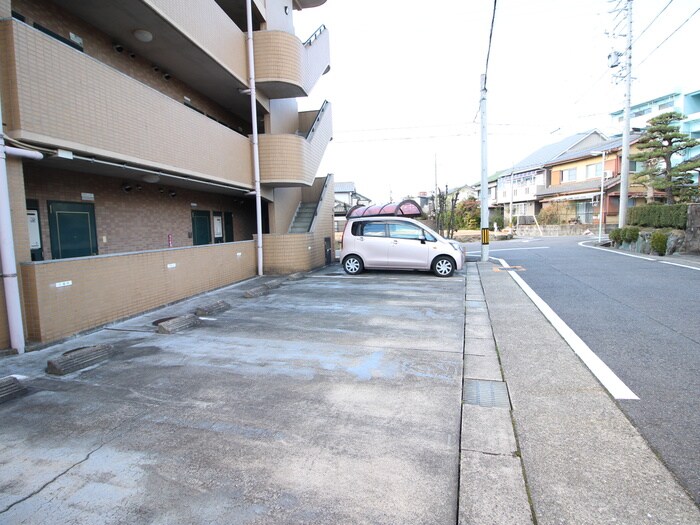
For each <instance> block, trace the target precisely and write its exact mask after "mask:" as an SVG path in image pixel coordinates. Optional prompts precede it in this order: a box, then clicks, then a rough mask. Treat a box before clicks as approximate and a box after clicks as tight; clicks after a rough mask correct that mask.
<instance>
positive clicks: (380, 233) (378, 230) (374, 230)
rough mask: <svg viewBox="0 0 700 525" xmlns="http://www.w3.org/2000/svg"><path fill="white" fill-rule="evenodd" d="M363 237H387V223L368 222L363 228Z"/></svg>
mask: <svg viewBox="0 0 700 525" xmlns="http://www.w3.org/2000/svg"><path fill="white" fill-rule="evenodd" d="M361 235H364V236H365V237H386V227H385V223H383V222H366V223H364V225H363V227H362V232H361Z"/></svg>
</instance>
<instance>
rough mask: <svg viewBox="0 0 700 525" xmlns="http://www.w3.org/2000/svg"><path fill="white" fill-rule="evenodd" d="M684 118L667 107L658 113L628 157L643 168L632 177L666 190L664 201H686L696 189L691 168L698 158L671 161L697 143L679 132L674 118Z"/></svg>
mask: <svg viewBox="0 0 700 525" xmlns="http://www.w3.org/2000/svg"><path fill="white" fill-rule="evenodd" d="M683 119H685V115H683V114H681V113H679V112H677V111H671V112H669V113H663V114H661V115H658V116H656V117H654V118H652V119H651V120H649V122H648V124H649V125H648V127H647V128H646V130H645V131H644V133H643V134H642V136H641V137H640V139H639V140H638V141H637V148H638V149H639V153H637V154H635V155H631V156H630V159H631V160H637V161H643V162H644V164H645V166H646V167H645V169H644V170H642V171H640V172H638V173H637V174H635V175H634V176H633V181H634V182H636V183H639V184H644V185H645V186H647V187H648V186H651V187H653V188H654V189H657V190H662V191H664V192H665V193H666V204H673V203H674V202H676V198H678V200H679V201H689V200H691V198H692V197H693V196H695V195H697V193H698V186H697V184H694V183H693V173H692V172H693V171H697V170H698V169H700V159H698V158H696V159H695V160H686V161H681V162H679V163H678V164H676V165H675V166H674V165H673V159H674V156H680V154H682V153H683V152H684V151H685V150H687V149H689V148H693V147H695V146H698V145H700V141H698V140H695V139H693V138H691V137H690V136H689V135H686V134H685V133H681V131H680V126H678V125H677V124H674V122H680V121H682V120H683Z"/></svg>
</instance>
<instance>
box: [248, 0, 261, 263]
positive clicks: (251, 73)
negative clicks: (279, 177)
mask: <svg viewBox="0 0 700 525" xmlns="http://www.w3.org/2000/svg"><path fill="white" fill-rule="evenodd" d="M246 23H247V26H248V31H247V34H246V42H247V44H248V46H247V47H248V86H249V88H250V115H251V119H252V121H253V135H252V146H253V176H254V178H255V219H256V225H257V235H258V239H257V242H256V246H257V255H258V257H257V259H258V275H262V274H263V239H262V237H263V236H262V200H261V197H260V154H259V152H258V107H257V101H256V96H255V53H254V49H253V8H252V5H251V0H246Z"/></svg>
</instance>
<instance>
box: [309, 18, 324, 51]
mask: <svg viewBox="0 0 700 525" xmlns="http://www.w3.org/2000/svg"><path fill="white" fill-rule="evenodd" d="M325 30H326V25H325V24H321V26H320V27H319V28H318V29H317V30H316V31H314V34H313V35H311V36H310V37H309V38H307V39H306V42H304V47H306V46H310V45H311V44H313V43H314V41H315V40H317V39H318V37H320V36H321V33H323V32H324V31H325Z"/></svg>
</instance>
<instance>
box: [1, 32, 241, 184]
mask: <svg viewBox="0 0 700 525" xmlns="http://www.w3.org/2000/svg"><path fill="white" fill-rule="evenodd" d="M0 67H2V71H1V73H2V77H3V80H4V81H5V82H9V84H10V85H16V87H17V89H16V90H7V93H8V95H6V96H5V97H4V99H3V116H4V120H5V123H6V127H5V129H6V130H7V133H8V135H9V136H11V137H13V138H17V139H21V140H26V141H28V142H34V143H40V144H43V145H46V146H48V147H55V148H63V149H67V150H71V151H73V152H76V153H80V154H82V155H86V156H96V157H102V158H107V159H112V160H116V161H119V162H125V163H134V164H138V165H140V166H146V167H149V168H152V169H156V170H163V171H169V172H172V173H177V174H182V175H189V176H194V177H197V178H201V179H204V180H210V181H216V182H222V183H228V184H235V185H240V186H242V187H252V185H253V173H252V168H251V165H252V162H251V151H250V142H249V139H248V138H247V137H244V136H242V135H239V134H238V133H236V132H234V131H233V130H231V129H229V128H227V127H225V126H222V125H220V124H219V123H217V122H215V121H213V120H212V119H209V118H207V117H206V116H203V115H201V114H199V113H197V112H195V111H192V110H191V109H189V108H187V107H186V106H185V105H184V104H180V103H178V102H177V101H175V100H173V99H171V98H169V97H167V96H165V95H163V94H161V93H159V92H158V91H155V90H154V89H151V88H149V87H147V86H146V85H144V84H142V83H141V82H138V81H137V80H134V79H132V78H130V77H128V76H127V75H124V74H122V73H120V72H119V71H117V70H115V69H113V68H111V67H109V66H107V65H105V64H103V63H101V62H99V61H98V60H95V59H94V58H91V57H90V56H87V55H85V54H83V53H81V52H79V51H76V50H75V49H73V48H71V47H69V46H67V45H65V44H63V43H61V42H58V41H57V40H54V39H53V38H51V37H49V36H47V35H44V34H43V33H41V32H39V31H37V30H35V29H33V28H31V27H29V26H27V25H26V24H23V23H21V22H17V21H9V20H6V21H3V22H0Z"/></svg>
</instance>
